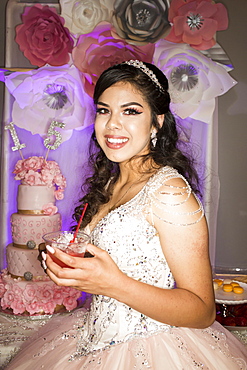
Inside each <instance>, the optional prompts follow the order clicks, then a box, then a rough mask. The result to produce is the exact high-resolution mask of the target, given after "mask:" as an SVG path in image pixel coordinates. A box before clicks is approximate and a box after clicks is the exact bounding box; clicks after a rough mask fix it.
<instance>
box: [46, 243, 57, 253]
mask: <svg viewBox="0 0 247 370" xmlns="http://www.w3.org/2000/svg"><path fill="white" fill-rule="evenodd" d="M46 249H47V250H48V252H50V253H51V254H54V253H55V249H54V248H52V247H51V246H50V245H47V246H46Z"/></svg>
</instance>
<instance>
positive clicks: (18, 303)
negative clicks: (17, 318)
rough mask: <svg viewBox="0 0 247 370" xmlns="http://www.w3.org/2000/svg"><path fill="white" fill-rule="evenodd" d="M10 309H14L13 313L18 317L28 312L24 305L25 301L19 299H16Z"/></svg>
mask: <svg viewBox="0 0 247 370" xmlns="http://www.w3.org/2000/svg"><path fill="white" fill-rule="evenodd" d="M10 307H11V308H12V310H13V313H14V314H15V315H18V314H22V313H23V312H25V310H26V307H25V305H24V304H23V301H22V300H21V299H19V298H16V299H15V300H14V301H13V302H12V303H11V305H10Z"/></svg>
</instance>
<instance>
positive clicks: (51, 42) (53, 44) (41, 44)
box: [16, 4, 73, 67]
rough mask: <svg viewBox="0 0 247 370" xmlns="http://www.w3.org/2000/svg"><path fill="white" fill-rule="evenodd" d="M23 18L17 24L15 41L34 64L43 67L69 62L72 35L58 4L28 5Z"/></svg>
mask: <svg viewBox="0 0 247 370" xmlns="http://www.w3.org/2000/svg"><path fill="white" fill-rule="evenodd" d="M22 22H23V24H21V25H18V26H17V27H16V42H17V43H18V44H19V47H20V49H21V51H22V52H23V53H24V55H25V57H26V58H27V59H28V60H29V61H30V63H31V64H33V65H36V66H38V67H42V66H44V65H45V64H50V65H53V66H61V65H63V64H66V63H68V62H69V60H70V56H69V53H71V51H72V48H73V39H72V37H71V36H70V33H69V30H68V29H67V28H66V27H64V23H65V21H64V19H63V18H62V17H60V16H59V15H58V14H57V12H56V9H55V8H52V7H49V6H47V5H46V6H42V5H40V4H36V5H33V6H31V7H26V8H25V11H24V13H23V14H22Z"/></svg>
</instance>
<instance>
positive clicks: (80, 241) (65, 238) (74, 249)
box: [43, 231, 90, 268]
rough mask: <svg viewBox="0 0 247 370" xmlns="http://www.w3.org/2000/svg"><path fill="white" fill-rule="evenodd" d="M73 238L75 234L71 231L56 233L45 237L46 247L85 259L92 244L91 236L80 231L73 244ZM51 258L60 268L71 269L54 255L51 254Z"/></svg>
mask: <svg viewBox="0 0 247 370" xmlns="http://www.w3.org/2000/svg"><path fill="white" fill-rule="evenodd" d="M73 238H74V234H73V233H72V232H71V231H55V232H52V233H48V234H45V235H44V236H43V239H44V241H45V245H50V246H51V247H55V248H59V249H60V250H62V251H63V252H65V253H67V254H69V255H71V256H74V257H85V254H86V253H87V252H86V250H87V244H88V243H89V242H90V236H89V235H88V234H86V233H84V232H82V231H79V232H78V234H77V237H76V239H75V241H74V242H72V240H73ZM48 253H49V252H48ZM49 256H51V258H52V259H53V261H54V262H56V263H57V264H58V265H59V266H61V267H70V266H67V265H66V264H65V263H64V262H62V261H61V260H59V259H58V258H56V257H55V256H54V255H53V254H51V253H49ZM70 268H71V267H70Z"/></svg>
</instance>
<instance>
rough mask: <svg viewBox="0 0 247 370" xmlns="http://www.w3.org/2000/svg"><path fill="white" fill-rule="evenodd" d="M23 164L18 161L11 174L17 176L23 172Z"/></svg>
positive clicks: (20, 160)
mask: <svg viewBox="0 0 247 370" xmlns="http://www.w3.org/2000/svg"><path fill="white" fill-rule="evenodd" d="M23 163H24V160H23V159H19V161H17V162H16V165H15V169H14V171H13V173H15V174H18V173H20V172H21V171H23Z"/></svg>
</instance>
